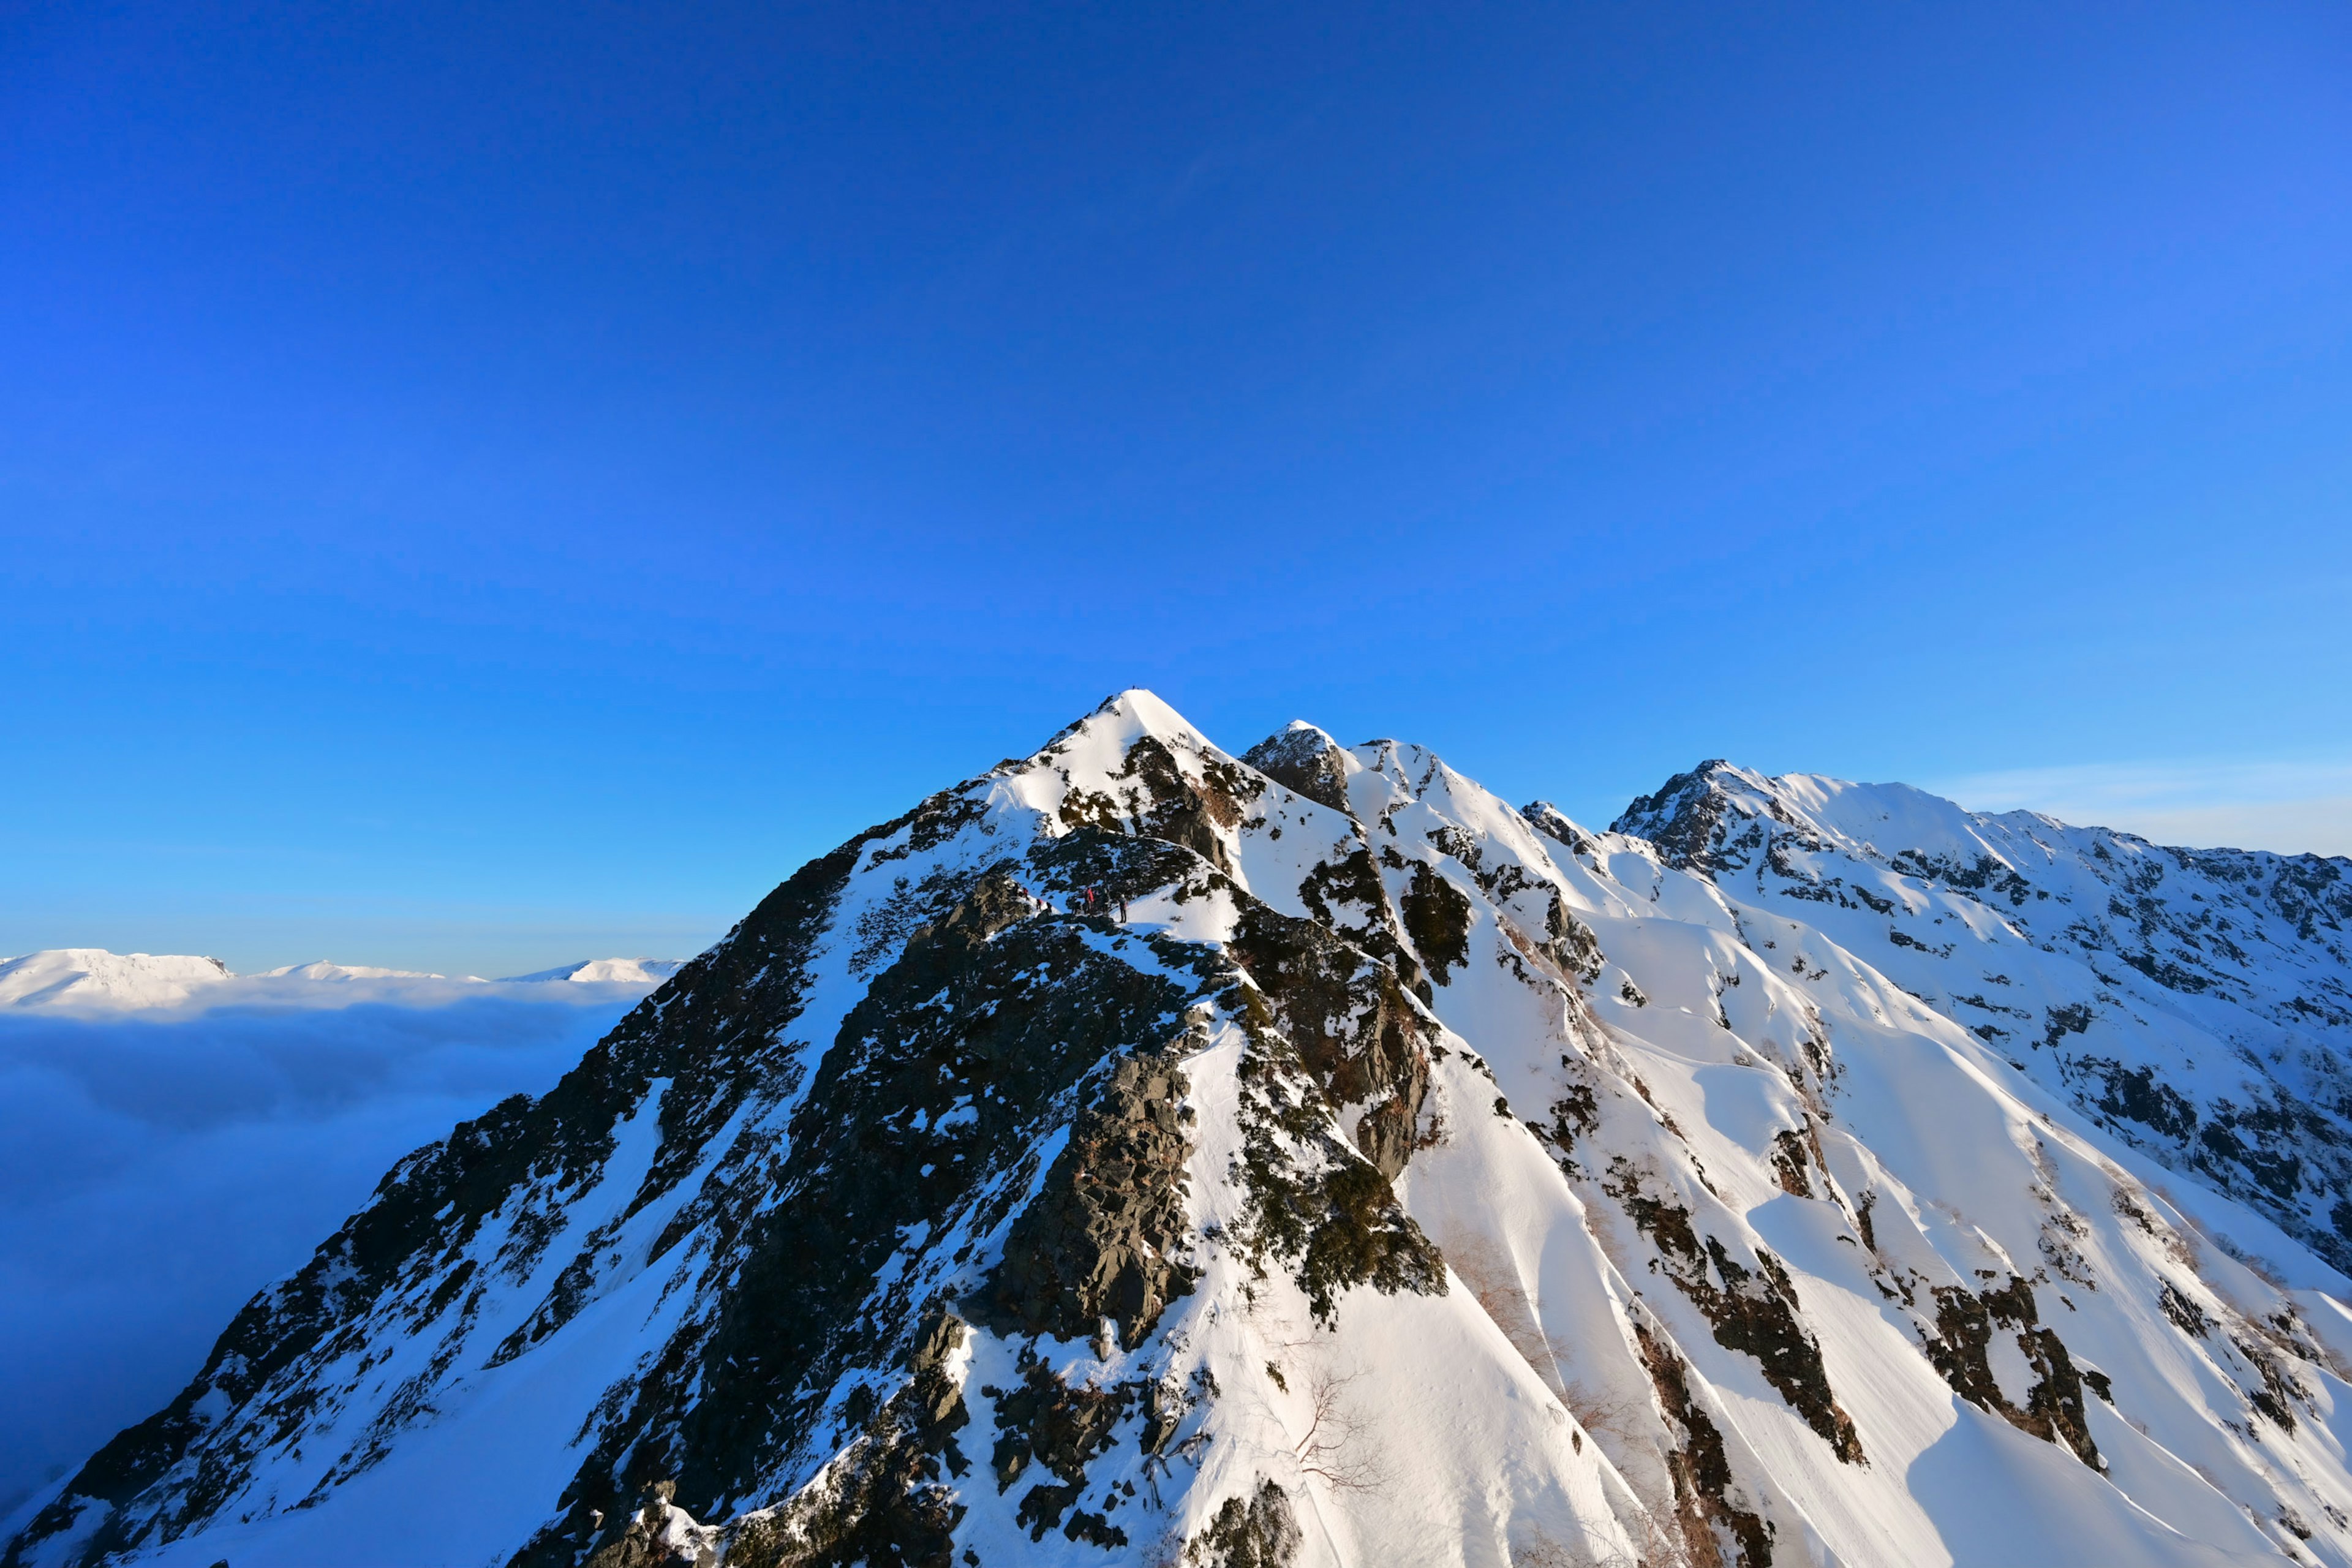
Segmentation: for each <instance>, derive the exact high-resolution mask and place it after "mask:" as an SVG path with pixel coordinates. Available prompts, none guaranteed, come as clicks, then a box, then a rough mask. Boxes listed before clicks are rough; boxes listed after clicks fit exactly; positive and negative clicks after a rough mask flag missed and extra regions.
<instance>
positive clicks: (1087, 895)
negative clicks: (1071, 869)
mask: <svg viewBox="0 0 2352 1568" xmlns="http://www.w3.org/2000/svg"><path fill="white" fill-rule="evenodd" d="M1013 887H1014V888H1015V889H1018V890H1019V892H1020V894H1021V896H1022V897H1023V898H1024V899H1026V900H1029V902H1030V903H1031V904H1033V905H1034V906H1035V907H1034V909H1033V910H1031V911H1030V912H1031V913H1032V914H1039V915H1042V914H1045V913H1046V912H1047V911H1049V910H1052V909H1053V907H1054V905H1053V902H1052V900H1048V899H1045V898H1043V897H1041V896H1040V895H1038V894H1036V893H1033V892H1031V891H1030V890H1029V889H1027V888H1024V887H1022V886H1021V884H1020V883H1018V882H1015V883H1014V884H1013ZM1113 904H1117V905H1118V922H1119V924H1121V925H1125V924H1126V923H1127V900H1126V898H1125V897H1124V896H1121V897H1118V898H1113V897H1112V896H1111V895H1110V894H1108V893H1106V892H1099V891H1097V889H1095V888H1093V887H1091V886H1088V887H1084V888H1080V889H1078V890H1077V891H1076V892H1075V893H1072V894H1071V895H1070V913H1072V914H1074V915H1096V914H1104V913H1108V911H1109V909H1110V906H1111V905H1113Z"/></svg>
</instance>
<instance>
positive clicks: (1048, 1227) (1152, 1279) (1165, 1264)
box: [984, 1051, 1193, 1347]
mask: <svg viewBox="0 0 2352 1568" xmlns="http://www.w3.org/2000/svg"><path fill="white" fill-rule="evenodd" d="M1186 1089H1187V1085H1186V1083H1185V1079H1184V1075H1183V1073H1182V1072H1181V1070H1179V1069H1178V1068H1177V1066H1176V1058H1175V1055H1174V1053H1173V1052H1172V1051H1154V1052H1150V1053H1148V1054H1139V1055H1131V1056H1125V1057H1121V1058H1118V1060H1117V1062H1116V1064H1115V1065H1114V1066H1113V1068H1112V1069H1111V1071H1110V1074H1109V1076H1108V1080H1107V1081H1106V1082H1104V1084H1103V1085H1102V1087H1101V1088H1100V1089H1099V1090H1098V1091H1097V1093H1096V1095H1095V1097H1094V1099H1093V1100H1092V1101H1091V1102H1090V1103H1089V1104H1088V1106H1087V1109H1086V1110H1084V1111H1083V1112H1082V1113H1080V1115H1079V1117H1078V1120H1077V1121H1076V1123H1074V1124H1073V1125H1072V1127H1071V1129H1070V1138H1069V1142H1068V1144H1067V1145H1066V1147H1065V1148H1064V1149H1063V1151H1062V1153H1061V1154H1060V1156H1059V1157H1058V1158H1056V1159H1055V1162H1054V1164H1053V1166H1052V1168H1051V1169H1050V1170H1049V1171H1048V1172H1047V1173H1046V1175H1045V1186H1044V1189H1043V1190H1042V1191H1041V1192H1040V1193H1039V1194H1038V1195H1037V1197H1036V1198H1035V1199H1034V1201H1032V1202H1031V1204H1030V1205H1029V1206H1028V1207H1027V1208H1026V1209H1025V1210H1024V1211H1023V1212H1022V1214H1021V1216H1020V1217H1019V1218H1018V1219H1016V1220H1015V1221H1013V1229H1012V1232H1011V1234H1010V1235H1009V1236H1008V1237H1006V1239H1005V1244H1004V1257H1003V1260H1002V1261H1001V1262H1000V1263H999V1264H998V1265H997V1267H996V1268H995V1270H994V1272H993V1273H992V1275H991V1277H990V1279H989V1281H988V1285H987V1287H986V1289H985V1292H984V1295H985V1300H986V1311H987V1313H988V1321H989V1323H990V1326H992V1327H996V1328H1001V1329H1003V1330H1005V1331H1011V1332H1015V1333H1028V1334H1039V1333H1044V1334H1051V1335H1053V1336H1055V1338H1058V1339H1085V1338H1087V1337H1089V1336H1091V1335H1092V1334H1093V1333H1094V1332H1095V1331H1096V1329H1097V1325H1098V1324H1099V1323H1100V1322H1101V1321H1103V1320H1104V1319H1106V1318H1108V1319H1109V1320H1111V1321H1113V1322H1114V1323H1115V1324H1116V1325H1117V1327H1118V1335H1119V1342H1120V1343H1122V1344H1124V1345H1128V1346H1130V1347H1132V1346H1134V1345H1137V1344H1139V1343H1141V1342H1142V1341H1143V1339H1144V1337H1145V1336H1146V1335H1148V1334H1149V1333H1150V1331H1151V1328H1152V1325H1153V1324H1154V1323H1156V1322H1158V1321H1159V1320H1160V1310H1161V1309H1162V1308H1163V1307H1165V1306H1166V1305H1167V1304H1168V1302H1169V1301H1171V1300H1173V1299H1175V1298H1176V1297H1178V1296H1181V1295H1182V1294H1183V1293H1184V1292H1185V1291H1187V1290H1189V1289H1191V1288H1192V1277H1193V1270H1192V1268H1190V1267H1189V1266H1188V1265H1187V1264H1186V1263H1184V1262H1183V1261H1182V1259H1181V1256H1180V1254H1181V1252H1182V1250H1183V1246H1184V1241H1183V1237H1184V1235H1185V1219H1184V1161H1185V1158H1186V1156H1187V1155H1188V1154H1189V1153H1190V1152H1191V1148H1192V1145H1191V1142H1189V1140H1188V1139H1187V1137H1186V1136H1185V1130H1184V1123H1185V1121H1186V1119H1187V1118H1188V1117H1189V1116H1190V1114H1191V1112H1190V1111H1189V1110H1187V1109H1186V1108H1185V1107H1184V1105H1183V1103H1182V1101H1183V1098H1184V1094H1185V1092H1186Z"/></svg>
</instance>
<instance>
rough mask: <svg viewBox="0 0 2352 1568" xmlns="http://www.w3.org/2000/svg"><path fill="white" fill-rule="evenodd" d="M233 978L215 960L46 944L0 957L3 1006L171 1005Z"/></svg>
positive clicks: (223, 964)
mask: <svg viewBox="0 0 2352 1568" xmlns="http://www.w3.org/2000/svg"><path fill="white" fill-rule="evenodd" d="M235 978H236V976H234V975H233V974H231V973H229V970H228V966H227V965H226V964H225V963H222V962H221V961H220V960H219V959H217V958H199V957H194V956H190V955H185V954H179V953H149V952H108V951H107V950H106V949H104V948H100V947H58V948H47V949H44V950H43V951H41V952H28V953H24V954H22V955H20V956H18V957H16V958H10V959H5V960H0V1006H7V1007H58V1008H68V1009H88V1008H100V1009H119V1008H138V1007H168V1006H173V1005H178V1004H180V1003H183V1002H185V1001H187V1000H188V999H189V998H190V997H191V996H194V995H196V994H199V993H201V992H204V991H206V990H209V989H210V988H212V987H214V986H216V985H219V984H222V983H223V982H225V981H228V980H233V979H235Z"/></svg>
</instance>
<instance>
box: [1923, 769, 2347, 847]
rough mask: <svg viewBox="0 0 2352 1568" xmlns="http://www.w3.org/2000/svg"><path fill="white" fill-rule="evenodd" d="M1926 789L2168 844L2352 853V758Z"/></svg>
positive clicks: (2024, 774)
mask: <svg viewBox="0 0 2352 1568" xmlns="http://www.w3.org/2000/svg"><path fill="white" fill-rule="evenodd" d="M1921 787H1922V788H1925V789H1927V790H1930V791H1932V792H1933V793H1935V794H1937V795H1944V796H1947V797H1948V798H1950V799H1952V800H1957V801H1958V802H1959V803H1960V804H1961V805H1965V806H1967V807H1968V808H1969V810H1971V811H2017V810H2025V811H2039V812H2042V813H2044V814H2045V815H2047V816H2054V817H2057V818H2058V819H2059V820H2060V821H2062V822H2070V823H2074V824H2076V825H2078V826H2097V827H2116V828H2121V829H2122V830H2124V831H2125V832H2127V833H2137V834H2138V835H2139V836H2140V837H2144V838H2148V839H2152V840H2154V841H2155V842H2156V843H2158V844H2179V845H2185V846H2189V847H2195V848H2200V849H2202V848H2221V847H2227V848H2232V849H2270V850H2275V851H2277V852H2278V853H2280V854H2284V855H2302V854H2313V855H2352V762H2290V763H2280V762H2271V763H2092V764H2086V765H2084V766H2079V767H2058V768H2027V769H2018V770H2013V771H2010V772H2006V773H1972V774H1968V775H1964V776H1962V777H1959V778H1952V779H1945V780H1940V781H1937V782H1935V783H1930V784H1923V785H1922V786H1921Z"/></svg>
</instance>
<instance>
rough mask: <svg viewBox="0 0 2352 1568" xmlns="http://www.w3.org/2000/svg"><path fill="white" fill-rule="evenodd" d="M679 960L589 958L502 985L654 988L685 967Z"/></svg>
mask: <svg viewBox="0 0 2352 1568" xmlns="http://www.w3.org/2000/svg"><path fill="white" fill-rule="evenodd" d="M686 964H687V961H686V960H685V959H682V958H589V959H583V960H582V961H581V962H579V963H563V964H558V965H557V966H556V967H554V968H553V969H541V970H538V971H536V972H534V973H530V974H509V975H508V976H507V977H506V978H505V979H504V980H502V981H500V982H499V984H502V985H537V984H548V983H551V982H556V981H570V982H572V983H574V984H589V985H604V984H622V985H647V986H652V985H658V984H661V983H662V982H663V981H665V980H667V979H668V978H669V977H670V976H671V975H673V974H676V973H677V972H678V971H679V970H681V969H683V968H685V967H686Z"/></svg>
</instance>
